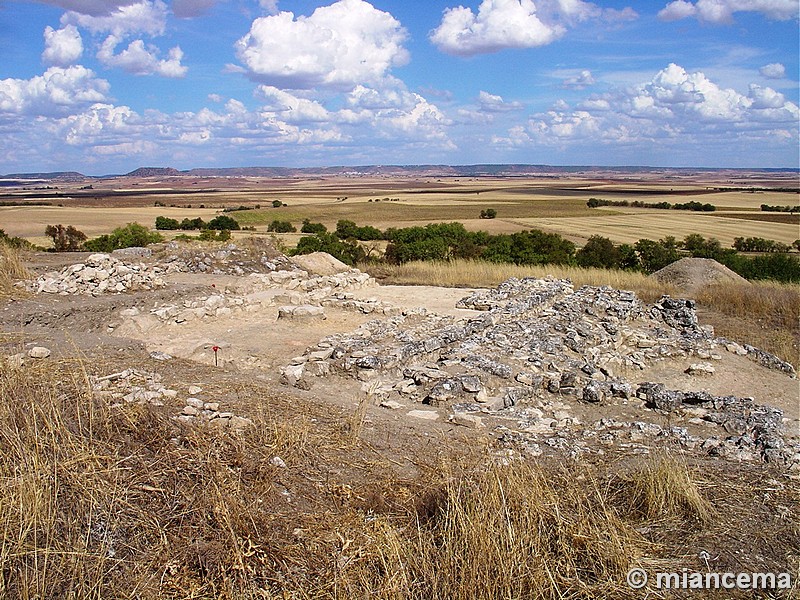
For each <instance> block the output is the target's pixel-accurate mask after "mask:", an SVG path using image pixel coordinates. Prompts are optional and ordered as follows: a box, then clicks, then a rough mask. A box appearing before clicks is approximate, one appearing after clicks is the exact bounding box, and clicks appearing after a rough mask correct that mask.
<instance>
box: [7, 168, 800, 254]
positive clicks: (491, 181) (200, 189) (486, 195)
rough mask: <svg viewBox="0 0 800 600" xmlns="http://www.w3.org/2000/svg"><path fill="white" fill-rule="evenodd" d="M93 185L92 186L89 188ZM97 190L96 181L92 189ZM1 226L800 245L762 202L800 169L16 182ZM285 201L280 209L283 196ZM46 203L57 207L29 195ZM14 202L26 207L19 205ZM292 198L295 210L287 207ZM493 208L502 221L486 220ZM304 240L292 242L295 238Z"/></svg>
mask: <svg viewBox="0 0 800 600" xmlns="http://www.w3.org/2000/svg"><path fill="white" fill-rule="evenodd" d="M89 186H91V187H90V188H89ZM87 188H89V189H87ZM0 196H2V198H0V228H2V229H4V230H5V231H6V233H8V234H9V235H19V236H22V237H25V238H27V239H29V240H31V241H33V242H35V243H39V244H44V243H45V242H46V238H45V237H44V227H45V226H46V225H48V224H55V223H61V224H64V225H73V226H75V227H77V228H78V229H80V230H82V231H84V232H85V233H86V234H87V235H89V236H94V235H100V234H103V233H108V232H110V231H111V230H113V229H114V228H115V227H119V226H121V225H125V224H126V223H130V222H139V223H141V224H143V225H147V226H150V227H152V226H153V224H154V221H155V217H157V216H159V215H163V216H166V217H171V218H175V219H178V220H181V219H183V218H185V217H189V218H194V217H198V216H199V217H202V218H204V219H206V220H207V219H209V218H211V217H213V216H214V215H215V214H219V213H221V211H222V210H224V209H226V208H227V209H228V210H230V209H234V208H238V207H240V206H242V207H247V208H249V209H250V210H246V211H235V212H233V213H231V216H233V217H234V218H236V220H237V221H238V222H239V223H240V224H241V225H242V226H250V227H255V228H256V231H257V232H266V230H267V227H268V225H269V223H271V222H272V221H273V220H281V221H290V222H292V223H293V224H294V225H295V226H296V227H297V228H298V229H299V227H300V225H301V223H302V221H303V220H304V219H310V220H311V221H314V222H322V223H324V224H325V225H326V226H327V227H328V228H329V229H332V228H335V226H336V222H337V221H338V220H340V219H349V220H352V221H355V222H357V223H358V224H360V225H367V224H369V225H373V226H375V227H378V228H380V229H385V228H388V227H407V226H412V225H425V224H427V223H435V222H450V221H459V222H462V223H464V225H465V226H466V227H467V229H470V230H473V231H475V230H484V231H488V232H490V233H512V232H515V231H522V230H526V229H531V228H538V229H542V230H545V231H549V232H555V233H559V234H561V235H563V236H564V237H566V238H568V239H570V240H571V241H573V242H575V243H576V244H578V245H582V244H583V243H584V242H585V241H586V240H587V239H588V238H589V237H590V236H592V235H595V234H599V235H604V236H606V237H609V238H610V239H611V240H612V241H614V242H615V243H630V242H635V241H636V240H638V239H640V238H643V237H646V238H650V239H659V238H662V237H664V236H669V235H671V236H675V237H676V238H678V239H681V238H683V237H684V236H686V235H687V234H689V233H700V234H702V235H704V236H706V237H715V238H717V239H719V240H720V241H721V242H722V243H723V244H724V245H730V244H731V243H732V242H733V240H734V238H736V237H750V236H754V237H764V238H767V239H773V240H776V241H780V242H783V243H787V244H791V243H792V242H793V241H794V240H796V239H798V238H800V214H797V213H794V214H788V213H768V212H762V211H761V210H760V207H761V205H762V204H767V205H778V206H797V205H798V203H799V202H800V196H799V195H798V181H797V176H796V174H794V175H793V174H791V173H789V174H787V173H785V172H778V173H772V172H749V171H748V172H744V171H742V172H733V173H731V172H728V171H724V172H716V171H701V172H698V173H696V174H688V175H681V176H680V177H676V176H675V175H674V174H670V173H669V172H667V173H664V172H660V171H654V172H644V173H637V174H636V175H635V176H634V175H632V174H630V173H623V172H614V171H603V172H592V173H586V174H578V175H576V174H573V173H569V174H560V175H559V174H553V175H550V176H509V177H488V176H487V177H436V176H430V177H419V176H408V177H405V176H402V175H398V174H396V173H395V174H392V175H387V176H374V175H364V176H352V175H350V176H343V175H341V174H337V175H326V176H303V177H291V178H285V179H280V178H257V177H202V178H201V177H192V176H172V177H146V178H133V177H115V178H109V179H99V180H97V179H87V180H86V181H70V182H66V183H58V184H57V185H52V184H51V185H48V186H43V187H39V188H38V189H36V188H35V187H32V186H30V185H27V186H25V187H24V188H23V187H7V188H5V189H4V193H3V194H0ZM589 198H602V199H606V200H611V201H620V200H628V201H629V202H632V201H641V202H645V203H654V202H670V203H672V204H676V203H685V202H691V201H695V202H700V203H703V204H705V203H709V204H713V205H714V206H715V207H716V211H715V212H713V213H709V212H689V211H677V210H656V209H647V208H635V207H616V206H615V207H603V208H588V207H587V205H586V202H587V201H588V200H589ZM275 201H279V202H280V204H281V206H280V207H277V208H274V207H273V202H275ZM34 202H37V203H41V202H47V203H49V204H50V205H48V206H33V205H30V203H34ZM8 204H15V205H14V206H9V205H8ZM284 205H285V206H284ZM489 208H493V209H494V210H496V211H497V218H495V219H491V220H489V219H481V218H480V213H481V211H482V210H485V209H489ZM295 239H296V236H293V237H291V238H289V239H288V240H287V241H288V242H289V243H292V242H293V241H295Z"/></svg>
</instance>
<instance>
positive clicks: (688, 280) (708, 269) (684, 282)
mask: <svg viewBox="0 0 800 600" xmlns="http://www.w3.org/2000/svg"><path fill="white" fill-rule="evenodd" d="M651 277H654V278H656V279H658V280H659V281H660V282H662V283H668V284H670V285H673V286H675V287H676V288H678V289H679V290H681V291H683V292H686V293H695V292H697V291H699V290H701V289H702V288H704V287H706V286H708V285H712V284H715V283H749V282H748V281H747V280H746V279H745V278H744V277H742V276H741V275H739V274H737V273H735V272H733V271H731V270H730V269H729V268H728V267H726V266H725V265H722V264H720V263H718V262H717V261H715V260H713V259H711V258H682V259H680V260H679V261H676V262H674V263H672V264H671V265H667V266H666V267H664V268H663V269H661V270H659V271H656V272H655V273H653V274H652V276H651Z"/></svg>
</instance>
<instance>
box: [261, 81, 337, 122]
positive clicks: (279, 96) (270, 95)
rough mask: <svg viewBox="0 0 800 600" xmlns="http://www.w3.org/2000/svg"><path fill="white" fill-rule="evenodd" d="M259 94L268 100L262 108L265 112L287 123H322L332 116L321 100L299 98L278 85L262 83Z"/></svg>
mask: <svg viewBox="0 0 800 600" xmlns="http://www.w3.org/2000/svg"><path fill="white" fill-rule="evenodd" d="M258 95H259V96H260V97H262V98H263V99H264V100H265V101H266V102H267V104H265V105H264V106H263V107H262V108H261V110H262V111H263V112H264V113H271V114H272V115H274V116H275V117H277V118H280V119H282V120H284V121H286V122H287V123H308V122H318V123H322V122H326V121H329V120H330V118H331V115H330V113H329V112H328V110H327V109H326V108H325V107H324V106H322V105H321V104H320V103H319V102H316V101H315V100H309V99H307V98H299V97H297V96H294V95H292V94H290V93H288V92H285V91H283V90H279V89H278V88H276V87H272V86H267V85H261V86H259V87H258Z"/></svg>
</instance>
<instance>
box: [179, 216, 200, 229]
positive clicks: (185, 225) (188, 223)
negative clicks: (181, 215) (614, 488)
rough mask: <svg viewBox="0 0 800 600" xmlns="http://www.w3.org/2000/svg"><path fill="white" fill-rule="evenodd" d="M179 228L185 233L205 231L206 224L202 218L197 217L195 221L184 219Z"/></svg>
mask: <svg viewBox="0 0 800 600" xmlns="http://www.w3.org/2000/svg"><path fill="white" fill-rule="evenodd" d="M179 228H180V229H182V230H183V231H190V230H193V229H205V228H206V222H205V221H203V219H201V218H200V217H196V218H194V219H184V220H183V221H181V224H180V227H179Z"/></svg>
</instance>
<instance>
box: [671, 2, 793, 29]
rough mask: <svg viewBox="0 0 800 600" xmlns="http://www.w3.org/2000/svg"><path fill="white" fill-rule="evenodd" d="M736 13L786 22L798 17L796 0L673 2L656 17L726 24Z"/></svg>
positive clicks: (730, 21)
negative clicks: (758, 15)
mask: <svg viewBox="0 0 800 600" xmlns="http://www.w3.org/2000/svg"><path fill="white" fill-rule="evenodd" d="M736 12H758V13H762V14H763V15H764V16H766V17H767V18H768V19H773V20H777V21H786V20H788V19H793V18H794V19H796V18H797V16H798V6H797V0H697V2H696V3H694V4H692V3H691V2H688V1H687V0H675V1H674V2H670V3H669V4H667V5H666V6H665V7H664V8H663V9H662V10H661V11H660V12H659V13H658V17H659V18H660V19H662V20H664V21H675V20H678V19H686V18H688V17H695V18H697V19H699V20H700V21H704V22H707V23H717V24H726V23H732V22H733V14H734V13H736Z"/></svg>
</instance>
